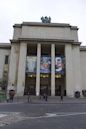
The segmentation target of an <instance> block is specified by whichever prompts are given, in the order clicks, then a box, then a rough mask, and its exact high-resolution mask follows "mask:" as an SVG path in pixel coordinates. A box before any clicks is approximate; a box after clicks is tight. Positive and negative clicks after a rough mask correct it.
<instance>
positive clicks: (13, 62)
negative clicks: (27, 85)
mask: <svg viewBox="0 0 86 129" xmlns="http://www.w3.org/2000/svg"><path fill="white" fill-rule="evenodd" d="M18 58H19V45H18V44H16V43H13V44H12V46H11V53H10V62H9V73H8V87H7V89H9V86H12V84H14V85H15V86H16V83H17V69H18ZM15 89H16V88H15Z"/></svg>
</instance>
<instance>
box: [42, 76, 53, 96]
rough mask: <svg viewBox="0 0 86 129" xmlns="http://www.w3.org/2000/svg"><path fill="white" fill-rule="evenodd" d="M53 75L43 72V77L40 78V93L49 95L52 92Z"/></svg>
mask: <svg viewBox="0 0 86 129" xmlns="http://www.w3.org/2000/svg"><path fill="white" fill-rule="evenodd" d="M50 83H51V77H50V75H49V74H48V75H47V74H41V79H40V94H41V95H44V93H46V94H47V95H48V96H50V94H51V86H50Z"/></svg>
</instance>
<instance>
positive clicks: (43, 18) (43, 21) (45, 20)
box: [41, 16, 51, 23]
mask: <svg viewBox="0 0 86 129" xmlns="http://www.w3.org/2000/svg"><path fill="white" fill-rule="evenodd" d="M41 20H42V23H51V17H47V16H45V17H43V16H42V17H41Z"/></svg>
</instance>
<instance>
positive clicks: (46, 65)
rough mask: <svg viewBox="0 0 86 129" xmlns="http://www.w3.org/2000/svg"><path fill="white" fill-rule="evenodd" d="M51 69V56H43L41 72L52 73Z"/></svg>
mask: <svg viewBox="0 0 86 129" xmlns="http://www.w3.org/2000/svg"><path fill="white" fill-rule="evenodd" d="M50 71H51V58H50V57H49V56H42V57H41V64H40V73H50Z"/></svg>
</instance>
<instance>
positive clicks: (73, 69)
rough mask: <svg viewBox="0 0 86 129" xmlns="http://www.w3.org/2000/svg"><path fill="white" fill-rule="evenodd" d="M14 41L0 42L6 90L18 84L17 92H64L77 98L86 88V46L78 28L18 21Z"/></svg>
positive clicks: (1, 77) (0, 76)
mask: <svg viewBox="0 0 86 129" xmlns="http://www.w3.org/2000/svg"><path fill="white" fill-rule="evenodd" d="M13 27H14V32H13V38H12V39H11V40H10V43H9V44H8V43H1V44H0V80H1V82H3V81H5V82H6V83H4V84H5V85H6V86H5V85H4V86H2V85H1V83H0V85H1V86H2V89H5V90H8V89H9V86H11V85H12V84H14V86H15V90H16V95H18V96H23V95H25V94H27V93H28V91H29V92H30V93H31V94H32V95H36V96H39V95H40V94H43V93H45V92H46V93H47V94H48V95H51V96H55V95H56V96H58V95H60V94H61V92H63V93H64V95H66V96H69V97H74V93H75V91H79V92H80V93H81V95H82V90H86V79H85V77H86V47H84V46H80V45H81V42H79V41H78V28H77V26H71V25H70V24H63V23H41V22H23V23H22V24H15V25H14V26H13Z"/></svg>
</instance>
